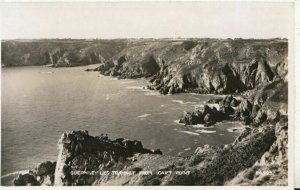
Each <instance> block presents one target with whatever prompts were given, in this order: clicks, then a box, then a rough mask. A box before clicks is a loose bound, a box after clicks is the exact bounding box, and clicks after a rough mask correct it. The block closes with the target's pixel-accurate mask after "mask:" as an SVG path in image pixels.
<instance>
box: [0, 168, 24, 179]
mask: <svg viewBox="0 0 300 190" xmlns="http://www.w3.org/2000/svg"><path fill="white" fill-rule="evenodd" d="M28 172H29V170H21V171H16V172H12V173H9V174H6V175H3V176H1V179H2V178H6V177H9V176H12V175H19V174H26V173H28Z"/></svg>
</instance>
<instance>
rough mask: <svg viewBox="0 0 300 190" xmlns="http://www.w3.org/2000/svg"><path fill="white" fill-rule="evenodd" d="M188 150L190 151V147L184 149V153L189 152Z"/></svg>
mask: <svg viewBox="0 0 300 190" xmlns="http://www.w3.org/2000/svg"><path fill="white" fill-rule="evenodd" d="M189 150H192V148H191V147H188V148H185V149H184V151H189Z"/></svg>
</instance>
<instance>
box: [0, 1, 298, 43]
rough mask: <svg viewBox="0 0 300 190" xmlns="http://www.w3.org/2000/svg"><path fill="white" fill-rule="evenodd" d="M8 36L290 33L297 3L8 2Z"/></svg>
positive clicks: (4, 19) (4, 11) (4, 10)
mask: <svg viewBox="0 0 300 190" xmlns="http://www.w3.org/2000/svg"><path fill="white" fill-rule="evenodd" d="M0 6H1V11H0V14H1V25H0V26H1V29H0V35H1V38H2V39H33V38H35V39H36V38H89V39H94V38H104V39H107V38H108V39H113V38H165V37H167V38H173V37H182V38H190V37H196V38H206V37H209V38H276V37H279V38H287V37H288V35H289V32H290V31H292V23H293V20H292V19H291V18H292V14H293V4H291V3H262V2H256V3H251V2H223V3H220V2H177V3H176V2H169V3H168V2H130V3H128V2H127V3H125V2H119V3H117V2H111V3H105V2H93V3H82V2H81V3H80V2H78V3H74V2H73V3H70V2H69V3H67V2H65V3H53V2H52V3H2V4H1V5H0Z"/></svg>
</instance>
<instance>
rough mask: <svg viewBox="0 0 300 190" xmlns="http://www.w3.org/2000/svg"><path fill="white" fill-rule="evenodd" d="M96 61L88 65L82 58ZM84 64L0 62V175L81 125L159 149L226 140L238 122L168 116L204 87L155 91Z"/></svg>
mask: <svg viewBox="0 0 300 190" xmlns="http://www.w3.org/2000/svg"><path fill="white" fill-rule="evenodd" d="M87 67H95V66H87ZM87 67H75V68H48V67H18V68H2V73H1V75H2V76H1V77H2V89H1V90H2V94H1V95H2V113H1V153H2V160H1V173H2V176H3V175H6V174H9V173H12V172H16V171H20V170H26V169H30V168H34V167H35V166H36V165H37V164H38V163H40V162H43V161H46V160H50V161H56V159H57V153H58V151H57V146H56V144H57V142H58V140H59V138H60V136H61V134H62V133H63V132H64V131H68V130H79V129H84V130H88V131H89V133H90V134H91V135H100V134H101V133H103V134H106V133H107V134H108V136H109V137H110V138H120V137H123V138H129V139H132V140H133V139H136V140H140V141H142V143H143V145H144V147H147V148H150V149H154V148H159V149H161V150H162V152H163V153H164V154H169V155H182V156H184V155H187V154H189V153H191V152H193V151H194V150H195V149H196V147H198V146H203V145H204V144H211V145H220V144H227V143H231V142H233V140H234V139H235V138H236V136H237V135H238V133H237V132H230V128H232V127H237V128H239V127H242V126H241V124H239V123H236V122H235V123H232V122H224V123H219V124H216V125H214V126H212V127H211V128H203V127H202V126H194V127H185V126H183V125H179V124H178V123H176V122H175V120H178V119H179V118H180V117H181V116H182V115H183V111H184V110H188V111H192V110H194V109H195V108H197V107H199V106H200V107H201V106H202V105H203V103H204V102H205V101H206V100H208V99H210V98H212V96H211V95H195V94H178V95H172V96H169V95H167V96H164V95H159V94H158V93H157V92H154V91H147V90H143V89H142V87H143V86H145V84H146V81H145V80H143V79H138V80H115V79H113V78H110V77H103V76H98V73H97V72H85V71H84V70H85V69H86V68H87Z"/></svg>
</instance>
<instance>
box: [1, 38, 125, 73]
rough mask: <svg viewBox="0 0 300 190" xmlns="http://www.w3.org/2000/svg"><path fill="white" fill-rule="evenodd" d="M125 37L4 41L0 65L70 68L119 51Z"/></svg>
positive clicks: (94, 62)
mask: <svg viewBox="0 0 300 190" xmlns="http://www.w3.org/2000/svg"><path fill="white" fill-rule="evenodd" d="M126 45H127V40H71V39H70V40H68V39H57V40H56V39H51V40H42V39H41V40H5V41H2V42H1V54H2V57H1V63H2V66H7V67H9V66H29V65H49V66H53V67H69V66H79V65H88V64H96V63H102V62H104V61H105V60H107V59H110V58H111V57H112V56H114V55H115V54H117V53H119V52H120V51H121V50H122V49H123V48H124V47H126Z"/></svg>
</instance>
